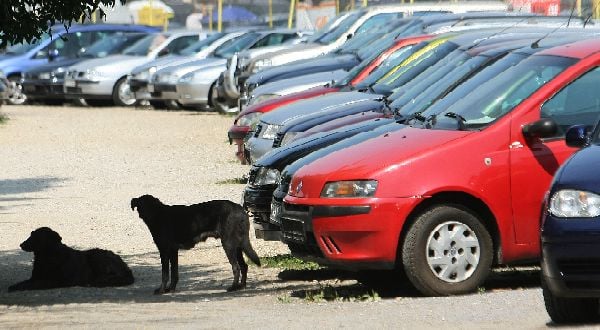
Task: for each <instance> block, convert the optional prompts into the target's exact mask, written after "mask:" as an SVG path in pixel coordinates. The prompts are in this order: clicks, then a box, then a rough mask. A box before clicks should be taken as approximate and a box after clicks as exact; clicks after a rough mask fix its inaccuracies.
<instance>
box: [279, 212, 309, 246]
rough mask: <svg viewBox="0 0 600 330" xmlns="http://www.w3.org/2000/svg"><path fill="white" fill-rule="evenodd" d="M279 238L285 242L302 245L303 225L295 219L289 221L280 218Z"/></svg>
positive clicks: (303, 239)
mask: <svg viewBox="0 0 600 330" xmlns="http://www.w3.org/2000/svg"><path fill="white" fill-rule="evenodd" d="M281 236H282V237H283V238H284V239H285V240H286V241H292V242H295V243H304V242H305V241H306V238H305V236H304V223H303V222H302V221H299V220H296V219H289V218H287V217H282V218H281Z"/></svg>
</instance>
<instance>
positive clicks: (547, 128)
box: [522, 118, 558, 139]
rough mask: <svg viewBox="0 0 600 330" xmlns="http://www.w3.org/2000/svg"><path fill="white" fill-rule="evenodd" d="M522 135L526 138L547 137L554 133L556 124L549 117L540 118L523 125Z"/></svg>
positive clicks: (556, 130)
mask: <svg viewBox="0 0 600 330" xmlns="http://www.w3.org/2000/svg"><path fill="white" fill-rule="evenodd" d="M522 132H523V136H525V137H526V138H539V139H543V138H547V137H552V136H554V135H556V133H557V132H558V125H556V122H555V121H554V120H552V119H550V118H542V119H540V120H538V121H535V122H533V123H529V124H527V125H524V126H523V128H522Z"/></svg>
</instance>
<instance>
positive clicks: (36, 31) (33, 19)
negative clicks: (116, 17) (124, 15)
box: [0, 0, 126, 47]
mask: <svg viewBox="0 0 600 330" xmlns="http://www.w3.org/2000/svg"><path fill="white" fill-rule="evenodd" d="M116 1H120V2H121V3H122V4H125V1H126V0H0V47H3V46H5V45H6V44H14V43H19V42H23V41H25V42H28V41H31V40H33V39H37V38H39V37H40V36H41V35H42V34H43V33H44V32H51V27H52V26H53V25H55V24H63V25H64V26H65V27H66V28H68V27H69V26H71V24H72V23H73V22H77V21H82V20H89V19H90V18H91V16H92V14H93V13H94V12H97V13H99V14H100V17H102V18H104V16H105V15H104V12H103V11H102V9H101V8H99V6H100V5H105V6H108V7H113V6H114V5H115V3H116Z"/></svg>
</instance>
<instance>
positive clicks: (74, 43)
mask: <svg viewBox="0 0 600 330" xmlns="http://www.w3.org/2000/svg"><path fill="white" fill-rule="evenodd" d="M90 40H91V34H89V33H82V32H76V33H65V34H64V35H62V37H61V38H56V39H54V40H52V42H50V44H49V45H48V46H47V47H46V48H45V51H40V52H38V53H37V54H36V56H35V58H38V59H40V58H46V57H48V50H49V49H55V50H57V51H58V54H59V55H60V56H61V57H75V56H77V53H78V52H79V50H80V49H81V48H82V47H83V46H82V44H89V42H90Z"/></svg>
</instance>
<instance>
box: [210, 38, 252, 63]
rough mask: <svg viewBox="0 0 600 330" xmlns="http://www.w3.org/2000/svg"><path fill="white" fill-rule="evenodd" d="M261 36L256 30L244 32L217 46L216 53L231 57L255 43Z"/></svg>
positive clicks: (223, 56)
mask: <svg viewBox="0 0 600 330" xmlns="http://www.w3.org/2000/svg"><path fill="white" fill-rule="evenodd" d="M259 37H260V34H259V33H256V32H248V33H244V34H243V35H241V36H239V37H237V38H233V39H230V40H228V41H226V42H224V43H223V44H222V45H221V46H219V47H217V49H215V52H214V55H215V56H216V57H221V58H230V57H231V56H233V54H235V53H237V52H239V51H241V50H244V49H246V48H248V47H250V46H252V44H254V42H256V40H257V39H258V38H259Z"/></svg>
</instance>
